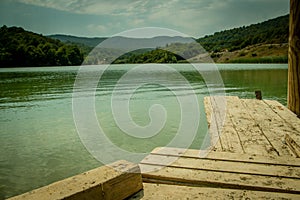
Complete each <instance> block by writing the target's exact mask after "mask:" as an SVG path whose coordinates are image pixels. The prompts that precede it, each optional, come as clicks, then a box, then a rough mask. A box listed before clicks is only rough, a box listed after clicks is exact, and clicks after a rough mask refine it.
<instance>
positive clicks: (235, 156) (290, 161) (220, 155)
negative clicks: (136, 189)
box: [151, 147, 300, 167]
mask: <svg viewBox="0 0 300 200" xmlns="http://www.w3.org/2000/svg"><path fill="white" fill-rule="evenodd" d="M201 152H202V151H201V150H196V149H182V148H171V147H157V148H155V149H154V150H153V151H152V152H151V155H166V156H177V157H179V156H180V157H187V158H201V159H211V160H223V161H232V162H245V163H262V164H275V165H281V166H295V167H300V159H299V158H294V157H278V156H274V155H268V156H261V155H249V154H240V153H227V152H213V151H212V152H210V153H208V154H204V155H205V157H202V155H203V154H202V153H201Z"/></svg>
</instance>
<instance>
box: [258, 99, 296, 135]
mask: <svg viewBox="0 0 300 200" xmlns="http://www.w3.org/2000/svg"><path fill="white" fill-rule="evenodd" d="M264 102H265V103H266V104H267V105H268V106H269V107H270V108H271V109H272V110H273V112H275V113H276V114H278V115H279V117H281V118H282V119H283V120H284V122H285V123H287V124H289V125H290V126H291V127H292V128H293V129H295V130H296V131H297V132H298V133H299V135H300V119H299V118H298V117H297V115H296V114H295V113H293V112H292V111H290V110H289V109H288V108H286V107H285V106H283V105H282V104H281V103H279V102H278V101H273V100H264Z"/></svg>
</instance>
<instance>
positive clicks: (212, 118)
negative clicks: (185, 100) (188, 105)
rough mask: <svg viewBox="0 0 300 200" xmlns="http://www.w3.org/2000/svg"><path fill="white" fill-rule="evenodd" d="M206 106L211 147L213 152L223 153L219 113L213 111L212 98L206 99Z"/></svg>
mask: <svg viewBox="0 0 300 200" xmlns="http://www.w3.org/2000/svg"><path fill="white" fill-rule="evenodd" d="M203 102H204V106H205V113H206V118H207V124H208V129H209V134H210V140H211V147H212V150H213V151H222V144H221V140H220V137H219V129H218V124H219V122H217V119H218V117H216V116H217V112H215V109H213V107H212V104H211V101H210V97H204V100H203Z"/></svg>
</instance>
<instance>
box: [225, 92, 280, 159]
mask: <svg viewBox="0 0 300 200" xmlns="http://www.w3.org/2000/svg"><path fill="white" fill-rule="evenodd" d="M227 111H228V117H229V118H230V119H231V121H232V124H233V126H234V128H235V130H236V132H237V134H238V136H239V139H240V142H241V145H242V147H243V150H244V152H245V153H248V154H256V155H257V154H258V155H270V154H273V155H277V153H276V151H274V150H273V148H272V145H271V144H270V143H269V142H268V140H267V139H266V137H265V136H264V134H263V133H262V131H261V130H260V129H259V127H257V125H256V123H255V121H254V120H253V118H252V117H251V116H249V113H248V110H247V109H246V108H245V107H244V105H243V103H242V101H241V100H240V99H239V98H238V97H235V98H228V100H227Z"/></svg>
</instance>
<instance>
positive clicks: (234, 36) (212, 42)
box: [115, 15, 289, 63]
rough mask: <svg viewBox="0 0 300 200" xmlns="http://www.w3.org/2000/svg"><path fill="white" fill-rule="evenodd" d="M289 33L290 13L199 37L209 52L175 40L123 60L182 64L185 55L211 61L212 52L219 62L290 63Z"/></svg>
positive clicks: (201, 60)
mask: <svg viewBox="0 0 300 200" xmlns="http://www.w3.org/2000/svg"><path fill="white" fill-rule="evenodd" d="M288 35H289V15H285V16H281V17H277V18H275V19H271V20H268V21H265V22H262V23H257V24H253V25H250V26H246V27H245V26H243V27H239V28H234V29H230V30H224V31H220V32H216V33H214V34H213V35H209V36H205V37H203V38H199V39H197V40H196V41H197V42H198V43H199V44H200V45H201V46H202V47H203V48H204V49H205V50H206V51H207V52H208V53H209V54H207V52H203V49H201V48H199V47H197V43H196V42H194V43H189V44H186V43H185V44H183V43H172V44H168V45H166V46H165V47H161V48H159V49H156V50H153V51H149V52H146V53H143V54H141V55H134V56H131V57H130V56H129V57H127V58H124V57H122V59H121V60H122V63H126V62H129V63H148V62H153V63H155V62H158V63H161V62H165V63H178V62H184V60H183V59H182V57H183V58H185V59H187V61H189V62H207V61H208V60H207V58H208V55H210V57H211V58H212V59H213V60H214V61H215V62H232V63H286V62H287V60H288V59H287V49H288V45H287V42H288ZM170 52H172V53H170ZM178 55H180V56H179V57H178ZM175 58H176V59H175ZM119 61H120V59H118V60H117V61H115V63H118V62H119Z"/></svg>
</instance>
